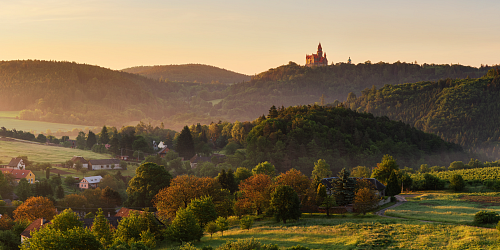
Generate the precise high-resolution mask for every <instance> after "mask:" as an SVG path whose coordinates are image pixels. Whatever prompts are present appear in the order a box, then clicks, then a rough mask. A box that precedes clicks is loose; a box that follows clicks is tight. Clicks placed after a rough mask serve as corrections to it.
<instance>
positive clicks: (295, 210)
mask: <svg viewBox="0 0 500 250" xmlns="http://www.w3.org/2000/svg"><path fill="white" fill-rule="evenodd" d="M271 208H272V209H273V211H274V216H275V217H276V220H277V221H278V222H279V221H283V223H286V221H287V220H288V219H294V220H298V219H299V218H300V216H301V215H302V213H301V212H300V200H299V196H298V195H297V192H295V190H293V188H292V187H290V186H287V185H282V186H278V187H277V188H276V190H275V191H274V192H273V193H272V194H271Z"/></svg>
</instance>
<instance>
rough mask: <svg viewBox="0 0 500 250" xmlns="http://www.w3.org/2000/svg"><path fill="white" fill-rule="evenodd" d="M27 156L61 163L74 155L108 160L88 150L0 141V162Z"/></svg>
mask: <svg viewBox="0 0 500 250" xmlns="http://www.w3.org/2000/svg"><path fill="white" fill-rule="evenodd" d="M20 155H25V156H28V159H29V160H30V161H35V162H49V163H53V164H55V163H63V162H65V161H67V160H71V158H72V157H73V156H75V155H77V156H83V157H84V158H85V159H108V158H111V155H109V154H98V153H94V152H92V151H89V150H80V149H72V148H63V147H54V146H45V145H41V144H32V143H23V142H16V141H0V160H1V161H3V162H6V163H8V162H9V161H10V160H11V159H12V158H13V157H17V156H20Z"/></svg>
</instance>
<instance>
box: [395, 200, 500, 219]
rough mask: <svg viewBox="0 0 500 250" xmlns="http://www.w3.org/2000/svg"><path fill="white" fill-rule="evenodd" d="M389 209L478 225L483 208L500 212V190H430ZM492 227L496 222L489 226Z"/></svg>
mask: <svg viewBox="0 0 500 250" xmlns="http://www.w3.org/2000/svg"><path fill="white" fill-rule="evenodd" d="M407 200H408V202H406V203H404V204H402V205H401V206H398V207H395V208H392V209H388V210H387V211H386V212H385V214H386V215H388V216H394V217H401V218H407V219H415V220H425V221H436V222H444V223H456V224H466V225H474V224H473V221H474V215H475V214H476V213H477V212H479V211H488V212H496V213H500V193H498V192H490V193H427V194H423V195H420V196H416V197H413V198H407ZM489 226H492V225H489Z"/></svg>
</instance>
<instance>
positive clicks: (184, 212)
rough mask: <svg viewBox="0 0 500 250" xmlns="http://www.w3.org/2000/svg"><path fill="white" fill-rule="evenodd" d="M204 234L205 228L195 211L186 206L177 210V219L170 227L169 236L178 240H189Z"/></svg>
mask: <svg viewBox="0 0 500 250" xmlns="http://www.w3.org/2000/svg"><path fill="white" fill-rule="evenodd" d="M202 236H203V230H202V229H201V227H200V225H199V224H198V222H197V221H196V218H195V216H194V214H193V212H191V211H189V210H188V209H184V208H181V209H179V210H177V212H176V216H175V219H174V220H173V221H172V224H171V225H170V227H169V228H168V234H167V237H169V238H170V239H171V240H172V241H176V242H189V241H194V240H199V239H201V237H202Z"/></svg>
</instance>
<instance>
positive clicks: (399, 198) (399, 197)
mask: <svg viewBox="0 0 500 250" xmlns="http://www.w3.org/2000/svg"><path fill="white" fill-rule="evenodd" d="M415 196H418V195H405V196H403V195H396V196H394V197H396V200H397V202H396V204H394V205H392V206H390V207H386V208H384V209H382V210H380V211H377V212H375V214H376V215H378V216H381V217H385V218H390V219H400V220H412V219H407V218H401V217H393V216H387V215H385V211H386V210H387V209H392V208H395V207H399V206H401V205H403V204H404V203H405V202H407V200H406V198H405V197H415ZM416 221H420V222H425V223H440V224H446V225H461V226H467V227H475V228H482V229H490V230H496V228H489V227H478V226H470V225H463V224H453V223H446V222H439V221H428V220H416Z"/></svg>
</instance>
